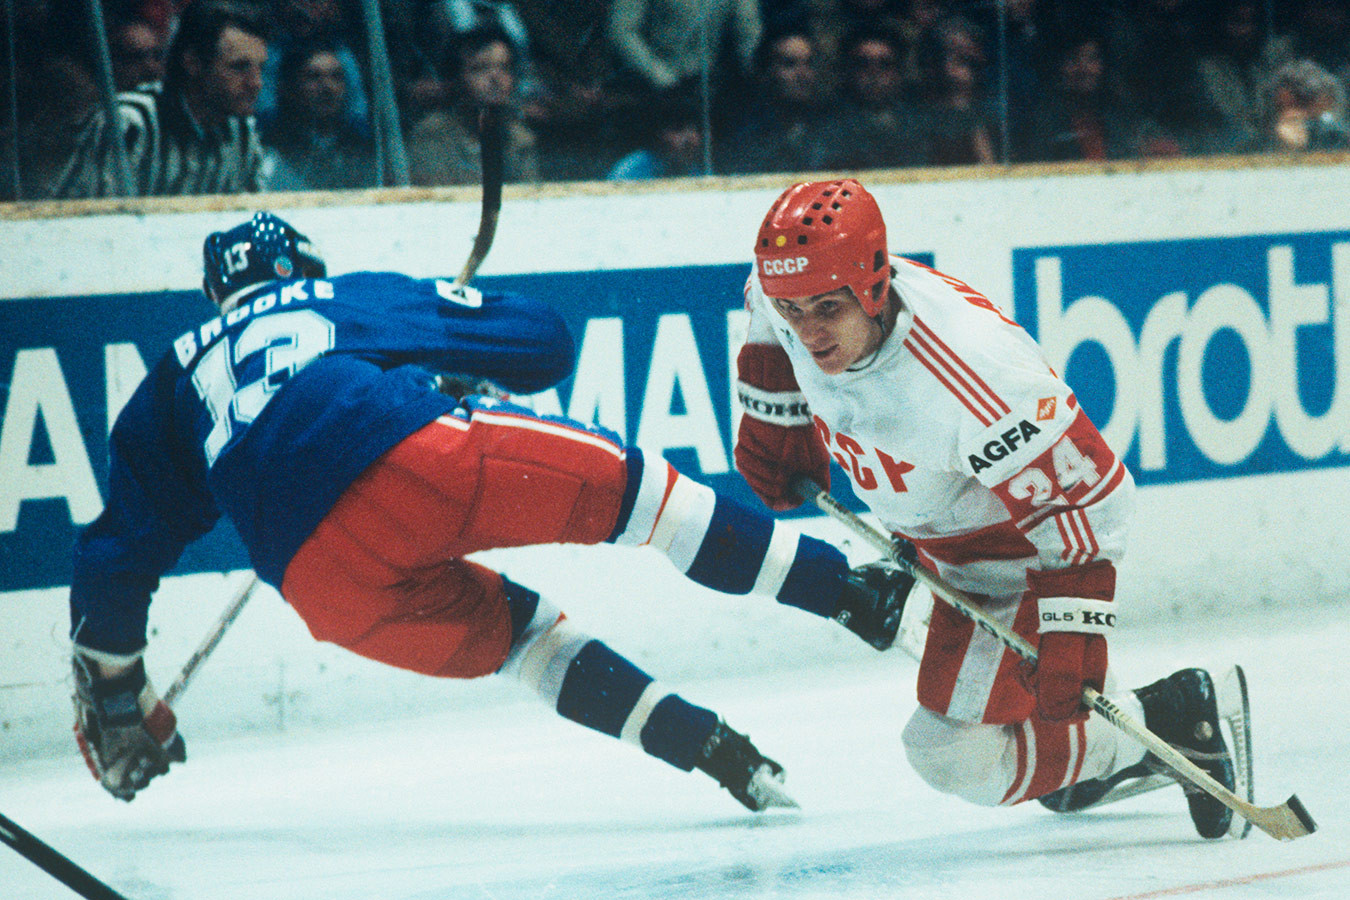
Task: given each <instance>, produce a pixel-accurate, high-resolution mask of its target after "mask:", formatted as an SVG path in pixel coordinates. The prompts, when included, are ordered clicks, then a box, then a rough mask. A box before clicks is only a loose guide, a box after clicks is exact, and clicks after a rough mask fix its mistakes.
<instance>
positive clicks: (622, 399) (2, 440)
mask: <svg viewBox="0 0 1350 900" xmlns="http://www.w3.org/2000/svg"><path fill="white" fill-rule="evenodd" d="M747 272H748V265H722V266H696V267H684V268H664V269H642V270H624V271H607V272H577V273H561V274H529V275H512V276H498V277H485V278H481V279H479V280H478V284H479V285H480V286H482V287H484V288H503V289H510V290H516V291H520V292H522V293H526V294H530V295H532V296H537V297H542V298H544V299H547V300H548V301H549V302H551V303H553V304H555V305H556V307H557V309H559V310H560V311H561V312H562V313H563V315H564V317H565V318H566V319H567V321H568V324H569V326H570V327H571V328H572V330H573V334H574V336H575V338H576V340H577V343H578V347H579V359H578V366H577V371H576V374H575V375H574V376H573V377H572V378H570V379H568V380H567V381H566V382H564V383H563V384H562V385H560V386H559V387H558V388H557V389H555V390H554V391H550V392H547V393H546V394H542V395H537V396H535V397H533V398H529V402H531V403H532V404H533V405H534V406H535V408H536V409H537V410H538V411H540V412H546V413H561V414H566V415H570V416H573V417H575V418H579V419H582V420H583V421H597V422H600V423H601V424H603V425H606V426H608V427H609V428H612V429H614V430H615V431H617V432H619V433H620V434H621V435H623V436H624V437H625V439H626V440H627V441H629V442H630V443H638V444H641V445H642V446H643V447H644V448H647V449H648V450H649V451H650V450H652V449H655V450H659V451H661V452H663V453H664V454H665V455H666V457H667V458H668V459H670V460H671V462H672V463H674V464H675V465H676V466H677V467H679V468H680V469H681V471H683V472H686V473H687V474H689V475H691V476H692V477H695V478H698V479H700V480H703V481H705V482H706V483H708V484H710V485H712V486H713V487H714V488H716V489H717V490H719V491H722V492H724V493H727V494H730V495H732V496H735V497H736V498H737V499H739V500H741V501H742V502H745V503H748V504H754V505H758V504H759V501H758V499H756V498H755V497H754V495H753V494H752V493H751V492H750V490H749V489H748V488H747V487H746V486H745V483H744V481H743V480H742V479H741V478H740V476H739V475H737V474H736V472H735V470H734V463H733V461H732V455H731V453H732V446H733V443H734V440H733V435H732V433H731V422H732V389H733V386H734V385H733V374H732V369H733V367H734V365H735V352H736V350H737V349H739V347H740V344H741V341H742V340H743V338H744V334H745V323H746V319H745V312H744V310H743V301H742V287H743V285H744V282H745V277H746V274H747ZM212 314H213V309H212V308H211V306H210V305H209V304H208V303H207V301H206V300H205V298H204V297H202V295H201V294H200V293H198V292H192V291H181V292H169V293H149V294H133V295H105V296H94V297H68V298H55V299H43V300H30V301H25V300H15V301H8V302H4V303H0V391H3V393H2V394H0V408H2V409H3V418H2V419H0V591H9V590H21V589H27V588H38V587H47V586H54V585H61V584H68V583H69V579H70V548H71V546H72V543H73V540H74V536H75V532H76V529H77V528H79V527H80V526H83V525H85V524H87V523H88V522H90V521H92V520H93V519H94V518H95V517H96V516H97V515H98V514H99V512H100V511H101V510H102V502H103V501H102V496H103V493H102V492H103V490H104V488H105V485H106V479H107V451H106V447H107V434H108V429H109V427H110V424H111V421H112V419H113V418H115V415H116V412H117V411H118V410H120V409H121V407H122V405H123V404H124V403H125V402H126V399H127V397H129V396H130V394H131V392H132V391H133V390H134V389H135V387H136V385H137V384H138V383H139V381H140V380H141V378H142V377H143V376H144V374H145V372H146V371H147V369H148V367H149V366H150V365H153V363H154V362H155V360H157V359H158V357H159V356H160V354H162V353H164V352H165V351H167V350H168V349H169V347H170V344H171V343H172V341H173V339H174V338H176V337H177V336H178V335H179V334H181V333H182V332H184V331H186V330H188V329H189V328H192V327H194V326H195V325H197V324H198V323H200V322H201V321H203V320H205V319H207V318H209V317H211V315H212ZM835 482H836V486H837V488H838V487H839V486H842V485H843V483H844V482H845V479H844V478H842V477H839V478H836V479H835ZM841 493H842V496H843V497H845V498H850V497H851V495H850V494H848V493H847V488H846V487H843V488H842V492H841ZM247 565H248V563H247V560H246V558H245V555H244V552H243V548H242V547H241V546H240V544H239V542H238V540H237V538H236V537H235V535H234V531H233V529H232V528H231V527H229V526H228V525H224V524H223V525H221V526H220V527H217V528H216V529H215V530H214V531H213V532H212V533H211V534H210V535H209V536H208V537H207V538H206V539H204V540H202V541H200V542H198V543H196V544H194V545H193V546H192V547H191V548H189V550H188V552H187V553H186V554H185V555H184V557H183V558H182V559H181V560H180V561H179V564H178V566H177V567H176V568H175V570H174V572H175V573H186V572H197V571H209V570H225V569H234V568H242V567H246V566H247Z"/></svg>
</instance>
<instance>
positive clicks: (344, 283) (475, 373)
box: [70, 272, 575, 653]
mask: <svg viewBox="0 0 1350 900" xmlns="http://www.w3.org/2000/svg"><path fill="white" fill-rule="evenodd" d="M574 362H575V350H574V346H573V343H572V338H571V335H570V333H569V332H568V330H567V326H566V325H565V324H564V323H563V321H562V318H561V317H560V316H559V315H558V314H557V313H556V312H554V311H553V310H552V309H551V308H550V307H548V306H546V305H545V304H543V303H540V302H538V301H535V300H532V299H529V298H526V297H522V296H520V295H516V294H509V293H480V292H479V291H477V290H474V289H472V288H469V289H464V290H461V291H455V290H453V289H452V286H451V285H450V283H449V282H446V281H443V280H440V279H425V280H420V279H414V278H410V277H407V276H404V275H400V274H395V273H388V272H358V273H354V274H350V275H342V276H338V277H335V278H324V279H310V280H299V281H288V282H272V283H271V284H267V285H262V286H260V287H259V288H258V290H256V291H254V292H253V293H251V294H250V295H249V296H247V297H245V298H244V299H243V300H242V301H241V302H240V303H239V305H238V306H237V307H236V308H235V309H234V310H233V311H231V312H229V313H228V314H226V315H223V316H220V317H218V318H215V319H212V320H210V321H208V322H206V323H204V324H203V325H201V326H200V327H198V328H195V329H193V330H192V331H189V332H188V333H186V334H184V335H182V336H181V337H179V338H178V339H177V340H176V341H175V342H174V346H173V349H172V350H170V351H169V352H168V353H166V354H165V355H164V357H163V358H162V359H161V360H160V361H159V362H158V364H156V366H155V367H154V369H153V370H152V371H151V372H150V373H149V374H148V375H147V376H146V378H145V380H144V381H143V382H142V383H141V385H140V386H139V387H138V388H137V390H136V392H135V393H134V394H133V395H132V397H131V399H130V400H129V401H128V403H127V405H126V407H125V408H124V409H123V410H122V413H121V414H120V415H119V416H118V418H117V421H116V423H115V425H114V426H113V430H112V435H111V437H110V439H109V444H110V462H109V474H108V502H107V506H106V507H105V508H104V510H103V513H102V515H100V516H99V517H98V518H97V519H96V520H95V521H94V522H93V523H91V524H90V525H89V526H88V527H87V528H85V529H83V530H82V531H81V533H80V535H79V538H78V540H77V542H76V546H75V558H74V575H73V579H72V583H71V594H70V607H71V635H72V637H73V638H74V639H75V640H76V641H77V642H78V643H79V644H81V645H82V646H85V647H89V648H92V649H95V650H102V651H106V652H110V653H133V652H136V651H137V650H139V649H140V648H142V647H143V646H145V631H146V619H147V612H148V610H149V606H150V598H151V595H152V594H153V593H154V591H155V589H156V588H157V587H158V585H159V579H160V576H161V575H163V574H164V573H165V572H166V571H168V570H169V569H170V568H171V567H172V566H173V564H174V563H175V562H176V561H177V559H178V557H179V556H180V555H181V554H182V552H183V550H184V549H185V548H186V547H187V545H188V544H189V543H191V542H192V541H193V540H195V539H197V538H198V537H200V536H202V535H203V534H205V533H206V532H207V531H209V530H210V529H211V528H212V526H213V525H214V524H215V523H216V521H217V520H218V519H219V518H220V516H221V515H222V514H225V515H226V516H228V517H229V519H230V520H231V521H232V522H233V524H234V526H235V528H236V529H237V530H238V531H239V534H240V537H241V538H242V539H243V542H244V546H245V547H246V548H247V550H248V553H249V558H250V560H251V562H252V565H253V567H254V569H255V571H256V572H257V573H258V575H259V577H260V578H262V580H264V581H266V582H268V583H269V584H272V585H279V584H280V583H281V579H282V576H283V575H284V573H285V571H286V565H287V564H288V563H289V562H290V559H291V557H292V556H293V555H294V554H295V552H296V551H297V550H298V549H299V547H300V545H301V544H302V543H303V542H304V541H305V539H306V538H307V537H308V536H309V535H310V533H311V532H312V531H313V530H314V528H315V527H316V526H317V525H318V524H319V522H320V521H322V519H323V517H324V516H325V515H326V514H327V512H328V510H329V509H330V508H331V507H332V506H333V504H334V503H335V502H336V501H337V499H338V498H339V497H340V496H341V495H342V493H343V491H344V490H346V488H347V486H348V485H350V484H351V483H352V481H353V480H355V479H356V477H357V476H358V475H360V474H361V472H363V471H364V470H365V469H366V468H367V467H368V466H369V465H370V464H371V463H372V462H374V461H375V460H376V459H377V458H378V457H379V456H381V455H382V454H383V453H384V452H385V451H387V450H388V449H390V448H391V447H393V446H394V445H395V444H397V443H398V442H399V441H401V440H403V438H405V437H407V436H408V435H409V434H412V433H413V432H414V431H416V430H418V429H419V428H421V427H422V426H423V425H426V424H427V423H429V422H431V421H433V420H434V419H436V418H437V417H438V416H441V415H443V414H445V413H447V412H449V411H451V410H453V409H454V408H455V406H456V405H457V404H456V401H455V400H454V399H453V398H451V397H448V396H446V395H444V394H442V393H440V392H438V391H437V390H436V388H435V382H434V374H433V373H455V374H460V375H464V376H468V377H472V378H482V379H489V380H491V381H493V382H495V383H496V384H498V385H500V386H501V387H503V388H505V389H506V390H507V391H511V392H514V393H533V392H536V391H540V390H544V389H545V388H548V387H550V386H552V385H554V384H556V383H558V382H559V381H561V380H562V379H563V378H565V377H567V376H568V375H569V374H570V373H571V371H572V367H573V365H574Z"/></svg>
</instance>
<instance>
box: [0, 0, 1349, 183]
mask: <svg viewBox="0 0 1350 900" xmlns="http://www.w3.org/2000/svg"><path fill="white" fill-rule="evenodd" d="M378 7H379V9H380V17H379V20H378V21H377V22H373V23H372V22H369V21H368V20H367V15H368V14H370V11H371V10H372V9H374V6H373V5H371V4H367V3H364V2H362V0H103V6H102V8H103V10H104V15H103V22H104V34H103V35H102V37H103V38H104V39H106V44H107V47H108V49H109V52H110V58H111V65H112V82H113V83H112V85H111V86H110V87H111V89H112V90H115V91H117V92H118V93H117V94H116V96H115V99H114V100H113V102H112V103H111V105H109V104H108V103H106V102H105V99H104V98H105V96H106V94H105V91H106V90H108V88H103V89H102V90H101V89H100V85H101V81H100V77H101V76H100V72H101V70H100V69H99V67H98V66H97V65H96V60H97V59H98V50H99V43H100V42H99V40H98V37H99V36H98V35H96V34H95V33H94V30H93V27H92V23H91V20H90V17H89V10H88V6H87V4H84V3H64V2H59V3H58V2H53V0H11V2H10V3H9V4H6V10H5V11H4V12H0V25H3V26H5V27H6V28H7V29H8V30H9V37H10V38H11V40H9V41H5V42H0V48H3V47H5V46H6V45H8V46H11V47H12V48H13V50H12V53H11V52H8V51H6V50H0V53H2V54H3V56H0V107H3V109H4V115H3V117H0V200H6V199H16V198H17V199H47V198H77V197H99V196H114V195H121V194H135V195H166V194H205V193H230V192H239V191H256V190H328V189H342V188H365V187H378V186H382V185H394V184H400V183H410V184H412V185H415V186H434V185H450V184H472V183H475V182H477V180H478V178H479V173H480V168H481V167H480V160H479V147H478V138H477V127H478V121H479V111H480V110H481V108H482V107H483V106H484V105H485V104H497V105H502V106H503V107H504V108H505V109H506V110H507V111H508V123H507V128H506V136H507V140H506V177H507V179H508V181H516V182H536V181H566V180H600V179H606V178H608V179H613V180H624V179H646V178H668V177H684V176H697V175H706V174H719V175H721V174H746V173H796V172H808V171H850V172H856V171H860V170H866V169H879V168H896V167H906V166H946V165H997V164H1002V163H1007V162H1033V161H1063V160H1112V159H1134V158H1143V157H1168V156H1199V155H1207V154H1215V153H1270V152H1285V153H1289V152H1301V151H1305V150H1336V149H1345V148H1350V126H1348V125H1347V122H1348V121H1350V117H1348V116H1347V109H1346V92H1347V90H1348V89H1350V3H1347V2H1345V0H1279V2H1272V0H978V2H977V0H509V2H508V0H379V4H378ZM4 19H8V21H3V20H4ZM372 28H373V34H374V36H375V37H377V38H379V37H382V38H383V45H382V49H381V51H380V52H377V53H375V54H374V55H373V56H372V52H371V48H372V41H371V37H372V30H371V29H372ZM386 58H387V60H388V67H387V68H385V66H384V60H385V59H386ZM372 60H374V62H372ZM377 86H380V87H382V88H383V90H376V87H377ZM385 98H389V102H385ZM109 112H111V113H112V114H113V115H112V116H111V119H112V121H109V119H110V116H109Z"/></svg>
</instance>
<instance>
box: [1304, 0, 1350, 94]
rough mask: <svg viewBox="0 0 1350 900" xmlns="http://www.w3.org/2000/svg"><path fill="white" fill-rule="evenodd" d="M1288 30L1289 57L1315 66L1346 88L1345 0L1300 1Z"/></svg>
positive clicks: (1348, 32)
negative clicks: (1290, 52) (1291, 35)
mask: <svg viewBox="0 0 1350 900" xmlns="http://www.w3.org/2000/svg"><path fill="white" fill-rule="evenodd" d="M1292 31H1293V41H1294V46H1293V48H1292V52H1293V54H1294V55H1296V56H1297V57H1298V58H1300V59H1308V60H1311V61H1312V62H1315V63H1317V64H1318V65H1319V66H1321V67H1322V68H1324V69H1326V70H1327V71H1329V72H1330V73H1331V74H1332V75H1335V76H1336V77H1337V78H1338V79H1340V81H1341V84H1342V85H1344V86H1346V88H1347V89H1350V8H1348V7H1347V6H1346V4H1345V0H1303V2H1302V3H1300V4H1298V7H1297V10H1296V12H1295V14H1294V20H1293V29H1292Z"/></svg>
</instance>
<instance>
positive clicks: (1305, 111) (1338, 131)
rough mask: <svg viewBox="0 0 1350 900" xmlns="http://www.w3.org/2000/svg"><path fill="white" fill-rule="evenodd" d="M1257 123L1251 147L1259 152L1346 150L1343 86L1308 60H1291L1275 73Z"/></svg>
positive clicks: (1348, 133)
mask: <svg viewBox="0 0 1350 900" xmlns="http://www.w3.org/2000/svg"><path fill="white" fill-rule="evenodd" d="M1261 121H1262V126H1263V127H1262V133H1261V137H1260V138H1259V139H1258V140H1257V141H1256V142H1255V145H1254V148H1253V149H1256V150H1259V151H1264V152H1278V151H1285V152H1288V151H1294V152H1299V151H1304V150H1345V149H1350V127H1347V123H1346V100H1345V86H1344V85H1343V84H1341V82H1340V81H1339V80H1338V79H1337V78H1336V76H1334V75H1332V74H1331V73H1330V72H1328V71H1327V70H1326V69H1324V68H1323V67H1321V66H1319V65H1318V64H1317V63H1315V62H1313V61H1312V60H1310V59H1298V60H1292V61H1290V62H1287V63H1285V64H1284V65H1282V66H1280V68H1279V69H1277V70H1276V71H1275V75H1274V77H1273V78H1272V79H1271V82H1270V85H1269V86H1268V87H1267V89H1266V96H1265V102H1264V103H1263V106H1262V115H1261Z"/></svg>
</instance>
